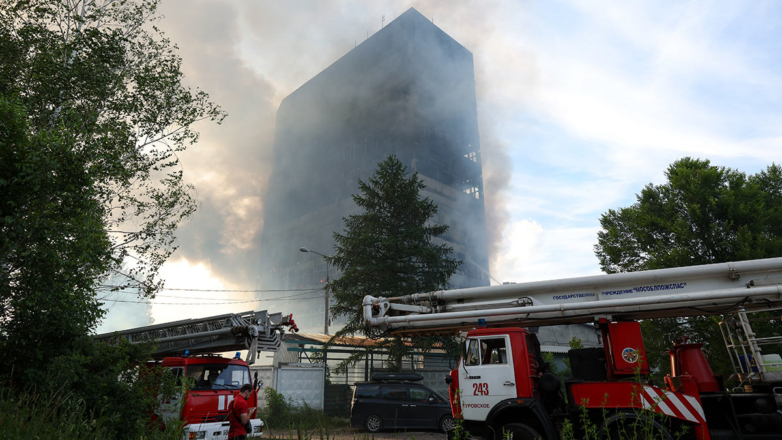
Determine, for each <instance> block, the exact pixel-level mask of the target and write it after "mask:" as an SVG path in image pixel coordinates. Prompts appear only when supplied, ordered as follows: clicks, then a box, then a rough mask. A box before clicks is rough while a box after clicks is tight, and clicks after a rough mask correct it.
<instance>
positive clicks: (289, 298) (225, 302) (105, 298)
mask: <svg viewBox="0 0 782 440" xmlns="http://www.w3.org/2000/svg"><path fill="white" fill-rule="evenodd" d="M316 292H320V289H313V290H310V291H307V292H303V293H300V294H298V295H289V296H281V297H277V298H265V299H253V300H236V301H223V302H211V303H191V302H186V303H170V302H165V303H160V302H151V301H144V300H140V301H131V300H123V299H108V297H103V298H98V301H106V302H115V303H117V302H120V303H132V304H152V305H180V306H214V305H227V304H246V303H257V302H263V301H275V300H283V299H284V300H288V301H298V300H306V299H316V298H320V295H318V296H312V297H308V298H297V297H299V296H302V295H305V294H310V293H316ZM168 298H182V299H187V298H188V297H174V296H170V297H168ZM189 299H200V300H210V298H192V297H191V298H189ZM215 300H218V299H217V298H216V299H215Z"/></svg>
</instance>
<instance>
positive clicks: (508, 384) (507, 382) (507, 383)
mask: <svg viewBox="0 0 782 440" xmlns="http://www.w3.org/2000/svg"><path fill="white" fill-rule="evenodd" d="M503 385H507V386H509V387H512V386H513V385H516V384H515V383H513V382H511V381H509V380H506V381H505V383H504V384H503Z"/></svg>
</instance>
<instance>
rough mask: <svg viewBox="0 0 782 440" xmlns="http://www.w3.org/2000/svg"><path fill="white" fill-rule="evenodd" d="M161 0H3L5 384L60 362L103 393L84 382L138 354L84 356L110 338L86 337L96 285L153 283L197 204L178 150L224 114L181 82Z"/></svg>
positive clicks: (0, 133)
mask: <svg viewBox="0 0 782 440" xmlns="http://www.w3.org/2000/svg"><path fill="white" fill-rule="evenodd" d="M158 4H159V0H137V1H132V0H103V1H101V0H53V1H52V0H50V1H43V0H17V1H4V2H0V307H1V308H0V358H2V362H0V376H2V383H3V384H7V383H9V382H10V383H12V384H14V385H16V387H17V388H21V387H23V386H25V385H35V386H39V387H40V388H46V386H47V385H51V383H46V378H52V377H54V375H57V374H59V376H58V377H59V379H58V382H57V383H56V384H57V385H59V386H61V387H63V388H64V389H67V390H69V391H70V392H73V393H74V394H75V396H76V398H81V399H82V400H83V401H85V402H94V404H95V405H99V404H100V405H103V404H105V399H104V400H100V399H94V398H93V397H94V396H88V394H91V393H92V392H94V391H95V390H91V389H89V387H82V386H80V385H79V384H83V383H88V382H89V380H88V379H89V378H90V377H94V376H95V374H96V371H97V370H99V369H101V368H105V370H106V371H109V372H110V374H108V375H107V376H105V378H107V379H106V380H108V381H111V380H112V379H111V377H115V378H116V377H117V374H115V373H116V370H115V369H112V365H113V364H112V365H109V364H108V363H110V362H113V361H112V359H113V358H114V359H116V358H117V357H121V358H123V359H126V358H127V359H129V361H128V362H124V363H123V364H122V365H132V364H133V362H137V361H139V360H142V359H143V354H142V353H141V352H140V351H139V350H130V351H128V350H125V349H122V348H117V351H115V352H113V353H114V355H113V356H103V357H102V358H98V359H91V360H89V359H87V358H89V357H90V356H92V353H103V352H104V350H108V349H106V348H105V347H103V348H101V347H94V346H92V342H91V339H89V337H88V335H89V333H90V332H91V331H93V330H94V329H95V327H96V325H97V323H98V322H99V319H100V318H101V316H102V312H101V310H100V307H99V306H100V303H99V301H100V298H99V297H98V296H97V292H98V291H99V289H101V288H102V284H103V283H104V281H105V280H106V279H107V278H108V277H109V276H110V275H117V274H118V273H119V274H121V275H122V276H121V277H120V278H119V279H121V280H122V282H121V283H117V284H116V285H114V286H113V287H112V288H113V289H116V290H120V289H129V288H131V289H136V290H137V291H138V292H139V294H140V295H145V296H154V294H155V292H156V291H157V290H159V288H160V287H161V285H162V282H161V281H160V280H159V279H158V277H157V273H158V269H159V268H160V267H161V266H162V264H163V263H164V262H165V260H166V259H167V258H168V256H169V255H171V253H172V252H173V251H174V250H175V249H176V246H175V241H174V240H175V237H174V231H175V229H176V227H177V225H178V224H179V223H180V222H181V221H182V220H183V219H185V218H187V217H188V216H190V215H191V214H192V213H193V212H194V211H195V209H196V202H195V199H194V198H193V188H192V187H191V186H189V185H186V184H185V183H184V181H183V171H182V167H181V164H180V163H179V159H178V157H177V154H178V153H179V152H181V151H183V150H184V149H185V148H186V147H187V146H189V145H191V144H193V143H195V142H196V141H197V139H198V133H197V132H196V131H195V130H194V128H193V125H194V124H195V123H196V122H197V121H199V120H204V119H206V120H211V121H215V122H218V123H219V122H220V121H221V120H222V118H223V117H224V114H223V113H222V112H221V110H220V109H219V107H217V106H216V105H214V104H213V103H211V102H210V101H209V99H208V96H207V95H206V94H205V93H204V92H202V91H198V90H195V91H194V90H190V89H189V88H187V87H185V86H184V85H183V84H182V77H183V74H182V71H181V69H180V65H181V59H180V58H179V56H178V55H177V54H176V50H175V49H176V47H175V46H173V45H172V43H171V42H170V41H169V40H168V39H166V38H165V36H164V35H163V33H162V32H161V31H160V30H159V29H158V28H157V27H155V26H154V24H155V21H156V20H157V16H156V11H157V6H158ZM123 264H125V265H126V266H128V267H130V268H129V270H127V271H124V270H122V265H123ZM115 279H117V278H116V277H115ZM103 287H105V286H103ZM126 352H127V354H123V353H126ZM53 365H61V366H62V365H71V366H74V367H73V368H72V369H69V370H68V371H70V373H69V374H67V375H63V374H60V373H62V371H65V370H62V369H61V370H62V371H57V370H56V369H54V370H53V368H54V367H53ZM85 365H88V366H89V367H85ZM101 365H102V366H101ZM117 380H119V379H117ZM114 385H117V386H120V385H121V384H120V383H119V382H117V383H114ZM68 387H70V388H68ZM40 388H39V389H40ZM108 388H111V387H110V386H107V389H108ZM120 388H121V387H120ZM119 394H121V393H117V395H115V396H113V398H117V396H118V395H119ZM98 397H107V398H108V396H98ZM99 402H103V403H99ZM93 409H95V410H96V411H97V408H93ZM146 416H147V414H141V413H139V414H138V417H146ZM118 418H120V417H119V416H118ZM118 432H119V431H118ZM124 435H128V436H132V435H133V433H132V432H125V433H124Z"/></svg>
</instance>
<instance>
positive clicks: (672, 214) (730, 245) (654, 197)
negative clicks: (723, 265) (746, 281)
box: [595, 158, 782, 373]
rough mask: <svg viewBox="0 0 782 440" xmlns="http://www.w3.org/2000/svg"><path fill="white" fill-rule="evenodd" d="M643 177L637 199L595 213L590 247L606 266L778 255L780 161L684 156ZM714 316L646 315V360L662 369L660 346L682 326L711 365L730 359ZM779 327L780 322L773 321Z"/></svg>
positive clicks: (722, 366) (722, 368)
mask: <svg viewBox="0 0 782 440" xmlns="http://www.w3.org/2000/svg"><path fill="white" fill-rule="evenodd" d="M665 175H666V178H667V182H666V183H665V184H662V185H651V184H649V185H647V186H646V187H645V188H644V189H643V190H642V191H641V194H640V195H638V196H637V202H636V203H635V204H634V205H632V206H630V207H627V208H620V209H619V210H613V209H612V210H609V211H608V212H607V213H605V214H603V215H602V216H601V218H600V224H601V225H602V227H603V230H602V231H601V232H599V233H598V244H597V245H596V246H595V254H596V255H597V257H598V259H599V260H600V265H601V268H602V269H603V271H605V272H607V273H616V272H632V271H638V270H649V269H661V268H667V267H679V266H692V265H699V264H710V263H720V262H727V261H739V260H748V259H755V258H770V257H779V256H782V167H780V166H779V165H776V164H772V165H770V166H769V167H768V168H767V169H766V170H764V171H761V172H760V173H758V174H755V175H749V176H747V175H746V174H745V173H742V172H740V171H737V170H733V169H730V168H725V167H718V166H713V165H711V164H710V162H709V161H708V160H698V159H691V158H684V159H681V160H678V161H676V162H675V163H673V164H672V165H671V166H670V167H669V168H668V170H667V172H666V173H665ZM719 320H720V317H719V316H698V317H692V318H687V319H681V318H668V319H659V320H645V321H643V322H642V327H643V328H644V339H645V340H646V345H647V355H648V356H649V360H650V362H652V365H653V366H655V367H657V368H659V369H660V370H661V371H667V370H668V369H669V368H670V366H669V365H668V363H667V355H666V354H665V352H664V351H665V349H666V348H667V346H668V345H669V344H670V341H672V340H673V339H675V338H676V337H677V336H680V335H681V334H684V333H686V334H688V335H689V336H691V337H693V338H694V339H695V340H699V341H702V342H705V343H706V346H705V347H706V348H707V349H710V350H711V355H712V367H713V368H714V370H715V372H721V373H728V372H729V371H730V370H731V364H730V361H729V359H728V358H727V354H726V351H725V349H724V348H723V347H724V343H723V341H722V337H721V334H720V332H719V330H718V328H717V322H718V321H719ZM780 330H782V328H780Z"/></svg>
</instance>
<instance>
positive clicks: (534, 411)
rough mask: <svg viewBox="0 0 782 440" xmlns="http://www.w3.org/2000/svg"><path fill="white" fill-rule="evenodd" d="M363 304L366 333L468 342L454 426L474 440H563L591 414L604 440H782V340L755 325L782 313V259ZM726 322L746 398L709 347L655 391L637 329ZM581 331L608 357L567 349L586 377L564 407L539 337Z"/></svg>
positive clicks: (678, 347) (675, 352)
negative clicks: (590, 331)
mask: <svg viewBox="0 0 782 440" xmlns="http://www.w3.org/2000/svg"><path fill="white" fill-rule="evenodd" d="M362 307H363V311H364V319H365V321H366V323H367V324H368V325H369V326H371V327H375V328H378V329H380V330H382V331H384V333H385V335H398V336H410V337H415V336H416V335H424V334H457V333H462V332H465V331H466V332H467V334H466V341H465V342H464V345H463V348H462V358H461V360H460V362H459V366H458V368H457V369H456V370H453V371H452V372H451V375H450V376H449V377H448V378H447V381H448V382H449V384H450V390H451V392H450V394H451V405H452V411H453V413H454V416H455V417H457V418H461V419H462V420H463V422H464V426H465V427H466V428H468V430H470V432H471V433H472V434H477V435H483V436H485V437H487V438H491V437H493V436H494V437H495V438H501V435H500V433H501V432H502V431H503V430H504V431H508V432H510V433H511V434H513V437H514V438H515V439H517V440H518V439H534V438H545V439H548V440H555V439H558V438H560V437H559V436H560V434H561V432H562V429H563V426H566V425H567V423H570V426H575V427H576V429H580V430H581V432H586V429H587V428H586V427H585V426H584V419H583V418H581V417H580V416H579V414H581V411H584V410H586V411H588V412H589V420H591V421H592V422H594V423H596V424H597V426H599V427H600V430H599V433H600V435H601V436H602V437H604V438H612V439H613V438H620V437H621V438H624V436H623V433H625V432H626V431H627V430H630V431H633V430H635V431H634V432H638V430H641V429H646V430H647V432H648V430H651V431H652V432H654V438H672V437H673V433H674V432H688V434H687V435H689V436H690V437H691V438H697V439H699V440H701V439H705V440H708V439H772V438H775V439H780V438H782V360H780V357H779V356H778V355H777V354H771V355H766V354H764V353H763V347H764V346H773V347H777V348H778V347H779V346H780V344H782V337H780V335H771V336H769V337H761V336H758V335H756V334H755V333H754V331H753V330H752V327H751V322H752V319H751V318H750V317H749V315H751V314H753V313H757V312H761V311H764V312H770V313H771V314H772V315H774V314H776V315H779V314H780V313H782V258H770V259H762V260H751V261H741V262H732V263H721V264H710V265H703V266H691V267H681V268H672V269H660V270H649V271H641V272H631V273H618V274H609V275H597V276H587V277H579V278H571V279H560V280H552V281H536V282H529V283H519V284H504V285H500V286H490V287H476V288H467V289H455V290H442V291H434V292H425V293H418V294H411V295H404V296H399V297H388V298H386V297H382V296H377V297H375V296H366V297H365V298H364V301H363V304H362ZM726 314H727V315H728V317H727V318H726V319H724V320H723V321H722V322H721V323H720V331H721V332H722V334H723V338H724V340H725V342H726V346H727V349H728V352H729V354H730V356H731V362H732V363H733V366H734V370H735V372H736V374H735V375H734V376H733V377H734V378H736V379H738V380H739V381H740V385H741V386H742V387H741V388H740V389H738V390H733V391H732V392H729V391H728V390H726V389H725V383H724V381H723V379H722V378H721V377H720V376H717V375H715V374H714V373H713V371H712V370H711V367H710V365H709V363H708V361H707V358H706V356H705V355H704V354H703V352H702V350H701V347H702V345H703V344H699V343H690V342H689V341H688V340H686V338H684V339H681V340H678V341H676V342H675V344H674V346H673V348H672V349H671V350H669V351H667V352H666V353H668V354H669V355H670V358H671V368H672V373H671V375H669V376H668V377H666V378H665V380H664V381H665V384H664V386H656V385H653V384H651V383H648V382H646V381H647V380H648V378H649V377H650V373H651V371H650V368H649V364H648V362H647V360H646V352H645V349H644V346H643V340H642V335H641V331H640V325H639V323H638V322H637V320H642V319H651V318H664V317H688V316H695V315H726ZM760 319H761V320H767V321H768V320H769V319H776V320H779V319H781V318H780V316H774V317H771V318H769V317H767V316H766V317H762V318H760ZM579 323H594V325H595V327H596V328H597V329H598V330H599V332H600V335H601V340H602V344H603V347H598V348H587V349H579V350H571V351H570V352H569V354H568V355H569V358H570V363H571V367H572V369H573V374H574V378H573V379H571V380H568V381H566V382H565V390H566V395H567V397H568V399H567V401H565V399H564V396H561V386H560V385H561V384H560V382H559V379H558V378H557V377H556V376H555V375H553V374H551V373H550V372H548V371H547V368H546V365H545V362H544V361H543V359H542V357H541V354H540V345H539V343H537V340H536V338H535V335H534V333H532V332H530V331H528V330H527V327H539V326H550V325H561V324H579ZM715 331H717V329H716V328H715ZM638 378H640V379H641V381H639V380H638ZM644 411H647V413H644ZM649 413H655V414H658V415H659V416H661V417H662V419H655V418H654V417H650V416H649ZM645 414H646V415H645ZM566 422H567V423H566ZM641 438H643V437H641Z"/></svg>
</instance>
